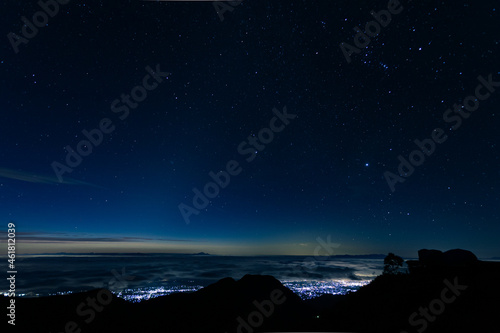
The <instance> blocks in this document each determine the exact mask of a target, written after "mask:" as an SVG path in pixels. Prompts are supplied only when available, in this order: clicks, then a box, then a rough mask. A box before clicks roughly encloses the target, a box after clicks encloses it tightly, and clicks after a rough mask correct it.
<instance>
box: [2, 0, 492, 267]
mask: <svg viewBox="0 0 500 333" xmlns="http://www.w3.org/2000/svg"><path fill="white" fill-rule="evenodd" d="M61 2H62V4H58V6H57V7H58V8H55V6H54V5H53V3H54V2H51V1H48V2H47V3H52V5H51V6H48V7H47V8H46V11H48V12H49V14H50V15H47V14H40V13H39V12H40V11H41V10H43V9H42V7H41V6H40V5H39V4H37V1H22V2H4V3H2V4H1V5H0V6H1V12H2V13H3V15H2V16H3V19H2V22H0V26H1V30H2V31H3V36H4V37H3V42H2V43H1V45H0V73H1V74H0V85H1V89H0V97H1V101H2V103H1V113H2V122H1V124H0V127H1V131H0V154H1V155H0V157H1V162H0V199H1V200H0V213H1V216H2V220H3V221H4V230H0V232H1V233H3V234H5V232H6V231H7V226H6V225H7V223H8V222H9V221H13V222H15V224H16V232H17V237H18V242H19V244H18V249H17V250H18V252H19V253H47V252H49V253H52V252H92V251H93V252H180V253H195V252H200V251H204V252H208V253H214V254H228V255H232V254H233V255H239V254H246V255H255V254H307V255H309V254H312V253H313V252H314V250H315V248H316V247H317V245H318V240H317V239H318V237H319V238H321V239H323V240H326V239H327V238H328V239H330V240H331V242H333V243H335V244H338V245H339V246H338V247H336V248H335V250H334V252H335V253H334V254H346V253H347V254H364V253H388V252H394V253H396V254H399V255H402V256H416V251H417V250H418V249H421V248H435V249H440V250H448V249H451V248H464V249H468V250H471V251H473V252H475V253H476V254H477V255H478V256H480V257H490V256H500V245H499V243H498V235H499V232H500V215H499V207H500V204H499V186H500V183H499V180H500V177H499V176H500V172H499V166H500V161H499V155H500V151H499V146H498V126H499V114H498V112H499V110H498V101H499V100H500V99H499V98H500V88H498V87H499V85H500V84H499V83H495V82H499V81H500V61H499V53H500V15H499V11H500V8H499V6H498V2H496V1H472V0H469V1H460V0H459V1H439V2H417V1H406V0H402V1H401V2H400V3H399V4H398V3H393V2H389V3H388V2H387V1H361V2H359V1H355V2H353V1H343V0H342V1H327V0H321V1H303V0H286V1H284V0H276V1H260V0H245V1H243V2H242V3H240V4H237V3H233V4H228V3H226V4H221V3H218V4H215V5H216V6H214V3H212V2H188V3H182V2H165V1H162V2H159V1H154V2H145V1H139V0H133V1H132V0H128V1H115V0H111V1H77V0H72V1H67V3H65V1H62V0H61ZM216 7H217V8H216ZM56 9H57V10H56ZM388 9H390V10H392V11H393V12H394V13H393V14H391V20H390V22H387V20H386V21H384V17H382V18H381V17H380V16H379V19H380V20H382V21H381V22H382V23H383V24H382V25H383V26H381V25H378V24H371V25H368V26H365V25H366V23H367V22H370V21H374V20H375V18H374V17H375V16H376V15H378V14H377V13H379V14H380V12H381V11H383V10H385V11H387V10H388ZM217 10H218V11H219V13H217ZM372 11H374V12H375V16H374V15H371V14H370V13H371V12H372ZM396 12H397V13H396ZM37 13H38V14H37ZM34 16H35V17H34ZM23 17H24V19H23ZM34 19H35V21H36V22H38V23H37V24H38V27H37V26H34V25H33V20H34ZM23 22H24V23H23ZM26 22H27V23H26ZM384 25H385V26H384ZM30 26H31V27H30ZM377 26H378V29H377ZM366 27H368V29H371V30H369V31H367V32H368V33H370V34H372V37H371V38H370V39H369V41H368V42H367V40H366V39H363V38H360V39H357V40H355V38H356V37H355V35H356V34H358V37H359V36H360V35H359V32H361V33H363V34H364V32H366V30H365V28H366ZM33 28H34V29H33ZM35 30H36V31H35ZM378 30H380V31H378ZM374 31H375V32H374ZM376 33H378V35H377V34H376ZM23 34H24V35H23ZM356 45H357V46H356ZM346 48H347V51H349V50H351V52H350V54H349V52H347V55H346V52H345V50H346ZM353 50H354V51H353ZM348 60H349V61H348ZM479 77H481V78H479ZM488 82H489V83H488ZM481 85H482V86H481ZM478 86H479V88H477V87H478ZM146 88H147V89H146ZM477 91H479V95H478V92H477ZM131 96H132V97H131ZM471 96H472V97H474V96H475V97H474V98H472V97H471ZM468 97H470V98H468ZM478 99H480V100H478ZM465 100H467V101H468V103H469V105H473V107H471V106H469V105H468V106H467V109H465V107H464V106H463V104H465V102H464V101H465ZM474 103H475V104H474ZM469 109H474V111H469ZM270 128H271V129H272V128H274V129H273V130H270ZM85 133H87V134H85ZM92 133H93V134H92ZM92 135H93V136H92ZM89 136H90V137H91V138H92V140H94V143H95V144H92V142H91V141H89V140H90V139H89ZM433 137H434V143H432V144H429V143H428V142H429V140H432V138H433ZM443 138H446V140H444V139H443ZM82 140H83V141H82ZM415 140H419V142H427V146H425V145H424V146H423V147H422V148H419V147H418V145H417V144H416V143H415ZM425 140H427V141H425ZM443 140H444V141H443ZM438 141H440V142H438ZM264 143H265V144H264ZM432 145H433V146H434V148H433V149H431V146H432ZM68 147H69V148H68ZM78 147H79V150H80V152H82V154H81V155H85V156H81V155H78V157H75V155H74V154H78ZM414 151H416V152H414ZM70 152H73V153H72V154H70ZM412 153H413V154H412ZM68 154H70V155H72V157H70V158H69V163H68V161H67V155H68ZM399 156H401V158H402V159H404V160H405V161H408V159H410V156H412V158H413V161H414V162H415V163H417V164H418V166H414V167H413V169H414V170H413V171H410V170H409V168H408V165H407V166H406V169H405V167H401V168H400V169H401V171H398V165H399V164H400V163H402V162H401V159H400V158H399ZM422 158H423V160H422ZM69 164H72V165H73V166H72V167H71V166H70V165H69ZM57 170H59V171H57ZM70 171H71V172H70ZM210 174H212V176H213V175H219V182H220V184H219V185H217V184H215V181H214V180H213V177H212V176H210ZM388 175H390V176H389V178H388ZM225 176H228V177H229V178H227V179H226V178H225ZM388 179H389V181H388ZM391 182H392V188H391V186H390V183H391ZM207 184H208V185H207ZM210 184H211V185H210ZM223 185H224V187H223V188H222V186H223ZM206 186H207V189H208V191H209V192H208V194H209V196H211V198H206V200H204V199H202V198H201V196H200V195H198V201H197V202H196V203H193V198H194V197H195V193H196V191H197V190H198V191H200V192H203V191H204V189H205V187H206ZM214 186H215V187H214ZM193 189H195V190H193ZM202 195H203V193H202ZM200 198H201V199H200ZM195 205H196V206H195ZM180 207H181V208H180ZM182 211H183V212H184V214H183V213H182ZM186 214H187V215H189V216H188V218H186ZM330 254H332V253H330Z"/></svg>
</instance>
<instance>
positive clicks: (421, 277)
mask: <svg viewBox="0 0 500 333" xmlns="http://www.w3.org/2000/svg"><path fill="white" fill-rule="evenodd" d="M408 265H409V268H410V274H384V275H381V276H379V277H377V278H376V279H375V280H374V281H373V282H372V283H370V284H369V285H367V286H365V287H363V288H361V289H360V290H359V291H358V292H356V293H351V294H348V295H343V296H333V295H325V296H322V297H319V298H316V299H313V300H307V301H303V300H301V299H300V298H299V297H298V296H297V295H295V294H294V293H293V292H292V291H290V290H289V289H287V288H286V287H284V286H283V285H282V284H281V283H280V282H279V281H278V280H276V279H275V278H273V277H272V276H265V275H246V276H244V277H243V278H242V279H241V280H239V281H235V280H233V279H231V278H225V279H222V280H220V281H218V282H217V283H214V284H212V285H210V286H208V287H206V288H204V289H201V290H199V291H197V292H194V293H183V294H172V295H168V296H163V297H158V298H155V299H151V300H148V301H144V302H141V303H129V302H127V301H125V300H122V299H120V298H117V297H115V296H112V295H111V293H110V292H109V291H107V290H104V289H100V290H91V291H88V292H85V293H78V294H71V295H66V296H51V297H41V298H16V320H15V322H16V325H15V328H14V327H13V326H11V325H6V324H7V323H6V322H7V319H8V317H7V318H6V317H5V314H4V315H3V316H4V319H3V323H2V326H3V327H6V326H8V331H12V332H30V333H38V332H40V333H41V332H52V333H59V332H64V333H84V332H89V333H90V332H92V333H94V332H95V333H98V332H102V333H114V332H116V333H118V332H119V333H139V332H169V333H170V332H173V333H177V332H179V333H181V332H182V333H188V332H210V333H218V332H221V333H224V332H227V333H232V332H235V333H236V332H238V333H253V332H275V331H282V332H285V331H289V332H299V331H304V332H306V331H309V332H310V331H317V332H408V333H411V332H419V333H422V332H440V333H445V332H499V328H498V320H497V317H498V315H499V310H500V305H499V299H500V288H499V286H498V282H499V279H498V277H499V276H500V264H499V263H494V262H485V261H479V260H477V258H475V256H474V255H473V254H472V253H470V252H468V251H462V250H452V251H448V252H445V253H441V252H440V251H432V250H431V251H429V250H421V251H419V260H418V261H410V262H408ZM0 302H1V306H2V308H3V309H4V311H6V310H5V309H6V307H7V306H8V302H9V299H8V298H7V297H1V298H0ZM7 311H8V310H7ZM3 331H4V330H3V329H2V332H3Z"/></svg>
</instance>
